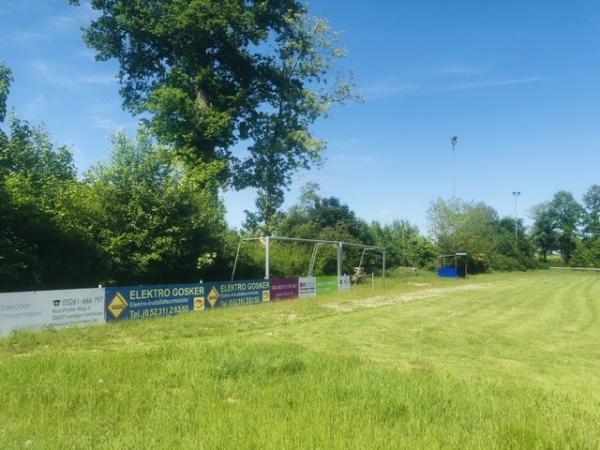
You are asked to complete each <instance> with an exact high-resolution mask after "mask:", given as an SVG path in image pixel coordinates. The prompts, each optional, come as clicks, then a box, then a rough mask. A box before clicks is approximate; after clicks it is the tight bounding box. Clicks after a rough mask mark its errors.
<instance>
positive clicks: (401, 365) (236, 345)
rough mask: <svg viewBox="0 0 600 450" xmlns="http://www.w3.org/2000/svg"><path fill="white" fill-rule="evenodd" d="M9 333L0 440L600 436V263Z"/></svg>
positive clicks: (270, 441) (528, 440)
mask: <svg viewBox="0 0 600 450" xmlns="http://www.w3.org/2000/svg"><path fill="white" fill-rule="evenodd" d="M386 286H387V288H386V290H385V291H383V290H381V289H377V290H375V291H373V290H372V289H371V288H370V286H369V285H368V284H367V285H365V286H361V287H360V288H359V289H356V290H354V291H353V292H350V293H346V294H341V295H330V296H327V297H324V298H319V299H313V300H302V301H300V300H297V301H290V302H278V303H273V304H267V305H258V306H251V307H240V308H232V309H229V310H221V311H211V312H206V313H198V314H188V315H185V316H180V317H174V318H166V319H156V320H149V321H142V322H129V323H120V324H114V325H107V326H98V327H91V328H83V329H78V328H73V329H67V330H61V331H56V330H45V331H42V332H33V333H32V332H27V333H15V334H13V335H11V336H9V337H7V338H4V339H1V340H0V448H22V447H27V448H61V449H62V448H82V449H83V448H86V449H87V448H119V449H121V448H206V449H218V448H236V449H237V448H256V449H264V448H274V449H275V448H277V449H280V448H321V449H332V448H340V449H342V448H361V449H362V448H482V449H484V448H485V449H488V448H598V445H599V444H600V429H599V427H598V424H599V423H600V344H599V343H600V322H599V319H598V311H599V303H600V276H598V275H596V274H573V273H549V272H538V273H527V274H523V273H521V274H508V275H506V274H498V275H487V276H478V277H472V278H470V279H467V280H438V279H436V278H434V277H433V276H431V275H428V274H419V275H418V276H416V277H414V276H412V275H409V274H406V275H403V276H402V277H401V279H394V280H391V279H390V280H388V281H387V284H386Z"/></svg>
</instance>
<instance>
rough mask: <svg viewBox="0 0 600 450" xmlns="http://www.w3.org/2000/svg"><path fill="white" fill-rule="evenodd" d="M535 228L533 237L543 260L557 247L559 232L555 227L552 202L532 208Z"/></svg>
mask: <svg viewBox="0 0 600 450" xmlns="http://www.w3.org/2000/svg"><path fill="white" fill-rule="evenodd" d="M531 215H532V218H533V220H534V222H533V228H532V230H531V239H532V241H533V243H534V244H535V245H536V247H537V249H538V251H539V253H540V255H541V257H542V260H543V261H546V260H547V258H548V255H549V254H550V253H551V252H552V251H553V250H554V249H555V248H556V247H557V242H558V233H557V232H556V230H555V229H554V218H553V214H552V211H551V206H550V202H545V203H540V204H539V205H536V206H534V207H533V208H532V214H531Z"/></svg>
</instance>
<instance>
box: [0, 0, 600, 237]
mask: <svg viewBox="0 0 600 450" xmlns="http://www.w3.org/2000/svg"><path fill="white" fill-rule="evenodd" d="M82 3H84V2H82ZM310 8H311V12H312V13H313V14H314V15H318V16H323V17H325V18H327V19H328V20H329V22H330V23H331V25H332V27H333V28H334V29H337V30H340V31H343V32H344V35H343V38H342V42H343V44H344V46H345V47H346V49H347V50H348V57H347V58H346V59H345V61H344V62H343V67H342V69H349V68H351V69H354V70H355V72H356V81H357V83H358V85H359V91H360V92H361V93H362V94H363V96H364V98H365V101H364V103H362V104H350V105H348V106H345V107H343V108H339V109H337V110H335V111H334V112H333V113H332V114H331V116H330V117H329V118H328V119H326V120H323V121H321V122H319V123H318V124H316V126H315V127H314V131H315V134H316V135H318V136H320V137H322V138H324V139H325V140H326V141H327V142H328V148H327V150H326V153H325V156H326V158H327V163H326V165H325V167H324V168H322V169H320V170H313V171H310V172H305V173H301V174H299V175H298V177H297V180H296V182H295V183H294V185H293V186H292V189H291V191H290V192H289V194H288V201H287V202H286V204H287V205H289V204H291V203H293V202H295V201H296V199H297V194H298V188H299V186H301V185H302V184H303V183H305V182H307V181H316V182H318V183H319V184H320V186H321V193H322V194H323V195H335V196H337V197H340V198H341V199H342V201H343V202H345V203H347V204H349V205H350V206H351V207H352V208H353V209H354V210H355V211H356V212H357V213H358V215H359V216H361V217H363V218H365V219H367V220H369V221H370V220H379V221H382V222H389V221H391V220H393V219H397V218H406V219H408V220H410V221H411V222H413V223H415V224H417V225H418V226H419V227H420V228H421V229H422V230H423V231H427V221H426V215H425V213H426V210H427V206H428V204H429V202H430V201H431V200H433V199H435V198H437V197H438V196H441V197H449V196H450V195H451V189H452V188H451V186H452V170H451V150H450V149H451V147H450V138H451V137H452V136H454V135H457V136H459V138H460V142H459V144H458V146H457V148H456V169H455V172H456V178H457V181H456V194H457V196H459V197H460V198H462V199H465V200H477V201H484V202H486V203H487V204H489V205H491V206H493V207H494V208H496V209H497V210H498V212H499V213H500V214H501V215H509V214H513V209H514V203H513V198H512V195H511V193H512V191H514V190H518V191H521V192H522V195H521V197H520V199H519V211H520V215H521V216H525V215H526V214H527V210H528V209H529V208H530V207H531V206H533V205H534V204H536V203H539V202H541V201H545V200H549V199H550V198H551V197H552V195H553V193H554V192H556V191H558V190H561V189H566V190H569V191H571V192H572V193H573V194H574V195H575V196H576V198H578V199H580V198H581V196H582V195H583V193H584V192H585V191H586V190H587V189H588V188H589V186H591V185H592V184H595V183H596V184H600V3H599V2H597V1H594V0H587V1H577V0H573V1H570V2H565V1H554V0H545V1H541V0H540V1H537V0H528V1H526V2H524V1H514V0H504V1H501V2H496V1H494V2H489V1H482V0H479V1H475V0H473V1H464V0H458V1H454V2H449V1H432V0H429V1H412V2H408V1H385V2H383V1H380V2H373V1H366V0H363V1H352V0H347V1H338V0H335V1H332V0H329V1H327V0H314V1H312V2H310ZM92 17H93V12H92V11H91V10H90V9H89V7H87V6H86V5H83V6H81V7H79V8H73V7H69V6H67V5H66V0H2V1H1V2H0V61H2V62H4V63H5V64H7V65H9V66H10V67H11V68H12V69H13V71H14V77H15V82H14V84H13V89H12V94H11V96H10V98H9V105H10V106H11V107H13V108H14V109H15V111H16V113H17V115H18V116H19V117H22V118H25V119H27V120H30V121H31V122H33V123H40V122H43V123H44V124H45V125H46V127H47V129H48V131H49V132H50V134H51V136H52V137H53V139H54V140H55V142H57V143H60V144H67V145H69V146H70V147H71V149H72V151H73V153H74V156H75V161H76V164H77V166H78V168H79V170H80V171H81V172H83V171H85V170H86V169H87V168H88V167H89V166H90V164H93V163H94V162H96V161H99V160H102V159H105V158H106V157H107V155H108V154H109V151H110V135H111V133H113V132H114V130H116V129H117V128H124V129H125V130H126V131H127V132H130V133H131V132H133V131H134V130H135V127H136V123H137V119H136V118H134V117H131V116H130V115H129V114H128V113H126V112H124V111H122V110H121V106H120V105H121V99H120V97H119V95H118V83H117V82H116V80H115V78H114V75H115V73H116V70H117V66H116V64H115V63H114V62H108V63H97V62H95V61H94V59H93V52H92V51H91V50H89V49H87V48H86V47H85V45H84V44H83V42H82V40H81V32H80V27H81V26H84V25H85V24H86V23H88V22H89V20H90V19H91V18H92ZM224 199H225V202H226V207H227V217H228V220H229V222H230V224H231V225H232V226H239V225H240V223H241V221H242V220H243V217H244V214H243V210H244V209H252V208H253V202H254V198H253V193H252V192H250V191H245V192H237V193H236V192H226V193H225V194H224Z"/></svg>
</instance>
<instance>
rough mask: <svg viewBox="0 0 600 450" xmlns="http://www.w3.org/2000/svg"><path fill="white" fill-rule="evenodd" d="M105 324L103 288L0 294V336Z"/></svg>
mask: <svg viewBox="0 0 600 450" xmlns="http://www.w3.org/2000/svg"><path fill="white" fill-rule="evenodd" d="M105 322H106V319H105V317H104V288H93V289H69V290H60V291H32V292H10V293H6V294H0V336H3V335H6V334H8V333H10V332H11V331H13V330H17V329H23V328H40V327H44V326H48V325H51V326H56V327H61V326H66V325H88V324H93V323H105Z"/></svg>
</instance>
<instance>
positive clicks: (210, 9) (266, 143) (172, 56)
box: [70, 0, 349, 226]
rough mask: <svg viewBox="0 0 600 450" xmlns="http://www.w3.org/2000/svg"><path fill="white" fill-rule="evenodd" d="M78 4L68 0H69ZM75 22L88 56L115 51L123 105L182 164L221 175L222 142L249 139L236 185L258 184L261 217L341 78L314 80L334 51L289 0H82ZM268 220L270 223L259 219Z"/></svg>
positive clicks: (314, 153)
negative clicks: (85, 4) (86, 11)
mask: <svg viewBox="0 0 600 450" xmlns="http://www.w3.org/2000/svg"><path fill="white" fill-rule="evenodd" d="M70 2H71V3H73V4H77V3H79V2H78V0H70ZM90 4H91V6H92V8H93V9H95V10H96V11H98V12H99V14H100V15H99V17H98V18H96V19H95V20H93V21H92V23H91V25H90V26H89V27H88V28H87V29H86V30H85V36H84V38H85V41H86V43H87V44H88V45H89V46H90V47H92V48H95V49H96V51H97V55H96V57H97V59H99V60H102V61H105V60H109V59H113V58H114V59H117V60H118V62H119V65H120V70H119V79H120V81H121V85H122V88H121V95H122V96H123V99H124V106H125V107H126V108H128V109H129V110H131V111H132V112H134V113H146V114H147V115H148V117H149V119H148V122H149V124H150V129H151V130H152V132H153V133H155V134H156V135H157V136H158V137H159V138H160V140H161V142H162V143H167V144H171V145H173V146H174V149H175V150H176V151H177V152H178V154H179V155H180V156H181V157H183V158H184V159H185V160H186V161H187V162H188V163H191V164H200V163H204V164H207V163H210V164H213V166H214V167H215V168H218V169H219V170H215V176H216V177H218V178H219V179H220V180H221V181H225V179H226V178H227V177H226V175H230V173H228V171H229V170H230V169H231V163H232V161H233V158H232V156H231V153H230V147H231V146H232V145H233V144H234V143H236V142H238V141H240V140H242V141H247V142H249V143H250V147H249V151H250V157H249V158H247V159H245V160H244V161H241V162H239V164H236V165H235V167H236V169H238V170H239V175H240V176H239V177H236V180H235V186H237V187H239V188H243V187H247V186H253V187H258V188H259V198H258V201H257V204H258V206H259V210H260V218H261V221H262V222H267V223H268V224H270V223H271V221H272V217H273V215H274V212H275V211H276V210H277V209H278V208H279V206H280V205H281V198H282V195H283V190H282V188H283V187H284V186H285V185H286V184H287V183H288V181H289V178H290V174H291V173H293V172H294V171H295V170H296V169H298V168H300V167H308V166H309V165H310V164H312V163H314V162H316V161H318V159H319V154H320V150H321V149H322V143H320V142H319V141H318V140H316V139H314V138H313V137H312V136H311V134H310V132H309V131H308V126H309V125H310V124H311V123H312V122H314V120H316V118H317V117H319V116H322V115H324V114H326V112H327V110H328V109H329V107H330V106H331V104H333V103H335V102H336V101H340V100H342V99H343V98H345V97H346V96H347V94H348V92H349V90H348V89H349V86H348V84H345V83H340V84H335V83H334V85H335V86H336V87H335V88H334V89H333V90H328V91H324V90H319V89H318V86H319V85H321V83H324V82H325V81H326V78H327V76H326V75H327V72H328V70H329V67H330V62H331V59H332V58H334V57H338V56H341V53H340V51H339V50H336V49H333V46H332V41H331V39H330V35H329V34H328V30H327V27H326V26H325V24H324V23H323V22H322V21H316V22H314V23H309V22H307V20H306V15H307V9H306V6H305V5H304V4H303V3H301V2H300V1H298V0H247V1H240V0H153V1H129V0H91V1H90ZM269 226H270V225H269Z"/></svg>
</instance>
